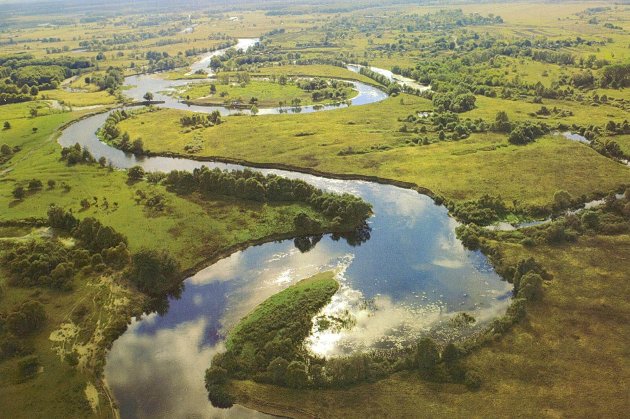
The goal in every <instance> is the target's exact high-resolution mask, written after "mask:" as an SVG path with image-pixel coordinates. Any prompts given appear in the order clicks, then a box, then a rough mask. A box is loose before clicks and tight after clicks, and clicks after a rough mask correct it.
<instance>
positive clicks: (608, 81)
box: [599, 64, 630, 89]
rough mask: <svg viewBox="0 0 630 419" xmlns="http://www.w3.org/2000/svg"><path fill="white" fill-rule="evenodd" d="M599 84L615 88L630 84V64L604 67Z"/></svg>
mask: <svg viewBox="0 0 630 419" xmlns="http://www.w3.org/2000/svg"><path fill="white" fill-rule="evenodd" d="M599 84H600V86H601V87H603V88H606V87H612V88H613V89H622V88H624V87H628V86H630V64H613V65H609V66H606V67H604V68H602V70H601V76H600V79H599Z"/></svg>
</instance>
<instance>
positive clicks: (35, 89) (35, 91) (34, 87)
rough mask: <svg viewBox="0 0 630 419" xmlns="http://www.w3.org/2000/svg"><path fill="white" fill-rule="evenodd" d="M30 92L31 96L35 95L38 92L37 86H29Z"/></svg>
mask: <svg viewBox="0 0 630 419" xmlns="http://www.w3.org/2000/svg"><path fill="white" fill-rule="evenodd" d="M30 94H31V96H37V95H38V94H39V89H38V88H37V86H33V87H31V90H30Z"/></svg>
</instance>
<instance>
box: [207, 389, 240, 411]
mask: <svg viewBox="0 0 630 419" xmlns="http://www.w3.org/2000/svg"><path fill="white" fill-rule="evenodd" d="M207 390H208V400H210V403H212V406H213V407H216V408H219V409H229V408H230V407H232V406H233V405H234V397H232V395H231V394H229V393H228V392H227V390H226V389H225V387H223V386H221V385H216V384H215V385H211V386H209V387H208V388H207Z"/></svg>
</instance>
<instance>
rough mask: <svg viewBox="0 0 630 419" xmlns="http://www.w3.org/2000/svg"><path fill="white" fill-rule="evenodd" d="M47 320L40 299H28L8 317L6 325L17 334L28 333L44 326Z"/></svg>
mask: <svg viewBox="0 0 630 419" xmlns="http://www.w3.org/2000/svg"><path fill="white" fill-rule="evenodd" d="M45 321H46V312H45V311H44V306H43V305H42V304H41V303H40V302H38V301H32V300H30V301H26V302H24V303H22V305H21V306H20V307H18V308H17V309H16V310H14V311H13V312H11V313H9V314H8V316H7V317H6V325H7V328H8V329H9V331H10V332H11V333H13V334H14V335H16V336H25V335H28V334H30V333H32V332H34V331H36V330H38V329H39V328H40V327H42V326H43V324H44V322H45Z"/></svg>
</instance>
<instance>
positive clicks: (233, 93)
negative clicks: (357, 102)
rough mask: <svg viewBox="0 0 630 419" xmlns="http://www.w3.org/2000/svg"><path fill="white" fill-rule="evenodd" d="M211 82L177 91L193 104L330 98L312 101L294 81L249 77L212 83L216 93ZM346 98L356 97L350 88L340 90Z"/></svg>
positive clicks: (305, 102)
mask: <svg viewBox="0 0 630 419" xmlns="http://www.w3.org/2000/svg"><path fill="white" fill-rule="evenodd" d="M210 85H211V83H195V84H193V85H191V86H189V87H187V88H185V89H183V90H180V91H179V94H178V95H179V97H180V98H182V99H186V100H190V101H191V102H192V103H193V104H195V105H219V106H220V105H224V104H228V105H230V104H237V105H248V104H249V105H250V106H251V105H253V104H254V103H252V102H251V99H252V98H255V99H256V101H255V104H256V106H258V107H264V108H268V107H277V106H279V104H280V103H282V104H284V105H283V106H289V105H290V104H291V103H292V101H293V100H299V101H300V102H299V103H300V104H301V105H310V104H312V103H318V104H326V103H330V102H331V100H322V101H317V102H313V98H312V96H311V93H309V92H308V91H306V90H303V89H300V88H299V87H298V86H296V85H295V84H293V83H289V84H285V85H281V84H279V83H273V82H269V81H259V80H252V81H250V82H249V83H247V84H245V85H244V86H241V85H235V84H229V85H224V84H215V87H216V93H214V94H213V93H211V92H210ZM341 91H342V92H344V93H345V95H346V97H347V98H348V99H351V98H352V97H353V96H356V91H355V90H353V89H352V88H351V87H346V88H343V89H341Z"/></svg>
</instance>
